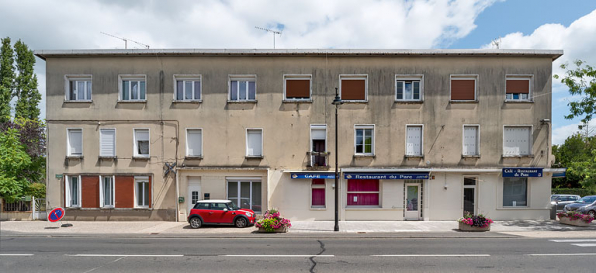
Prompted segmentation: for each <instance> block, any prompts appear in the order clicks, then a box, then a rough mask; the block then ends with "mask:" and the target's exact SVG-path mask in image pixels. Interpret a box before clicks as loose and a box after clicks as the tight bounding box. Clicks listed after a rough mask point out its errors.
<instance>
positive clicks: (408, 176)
mask: <svg viewBox="0 0 596 273" xmlns="http://www.w3.org/2000/svg"><path fill="white" fill-rule="evenodd" d="M344 178H345V179H375V180H376V179H406V180H407V179H428V172H420V173H345V174H344Z"/></svg>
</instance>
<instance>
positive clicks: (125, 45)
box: [99, 31, 149, 49]
mask: <svg viewBox="0 0 596 273" xmlns="http://www.w3.org/2000/svg"><path fill="white" fill-rule="evenodd" d="M99 33H101V34H104V35H107V36H110V37H114V38H116V39H120V40H122V41H124V49H128V41H131V42H133V43H135V44H138V45H141V46H144V47H145V48H147V49H149V45H146V44H143V43H140V42H137V41H135V40H131V39H127V38H122V37H118V36H115V35H112V34H109V33H105V32H101V31H100V32H99Z"/></svg>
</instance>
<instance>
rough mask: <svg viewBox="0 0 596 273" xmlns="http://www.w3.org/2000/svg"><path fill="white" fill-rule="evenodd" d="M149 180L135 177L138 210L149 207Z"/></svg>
mask: <svg viewBox="0 0 596 273" xmlns="http://www.w3.org/2000/svg"><path fill="white" fill-rule="evenodd" d="M149 200H150V194H149V179H148V178H144V177H135V204H136V207H137V208H148V207H149Z"/></svg>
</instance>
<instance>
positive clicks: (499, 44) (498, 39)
mask: <svg viewBox="0 0 596 273" xmlns="http://www.w3.org/2000/svg"><path fill="white" fill-rule="evenodd" d="M491 44H492V45H493V46H494V47H496V48H497V49H499V48H501V37H499V38H497V39H494V40H493V41H492V42H491Z"/></svg>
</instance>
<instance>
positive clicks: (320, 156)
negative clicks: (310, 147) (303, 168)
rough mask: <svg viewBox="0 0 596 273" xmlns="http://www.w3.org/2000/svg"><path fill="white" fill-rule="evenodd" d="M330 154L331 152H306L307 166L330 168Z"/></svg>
mask: <svg viewBox="0 0 596 273" xmlns="http://www.w3.org/2000/svg"><path fill="white" fill-rule="evenodd" d="M330 154H331V153H330V152H314V151H310V152H306V155H308V164H307V167H309V168H317V169H329V155H330Z"/></svg>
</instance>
